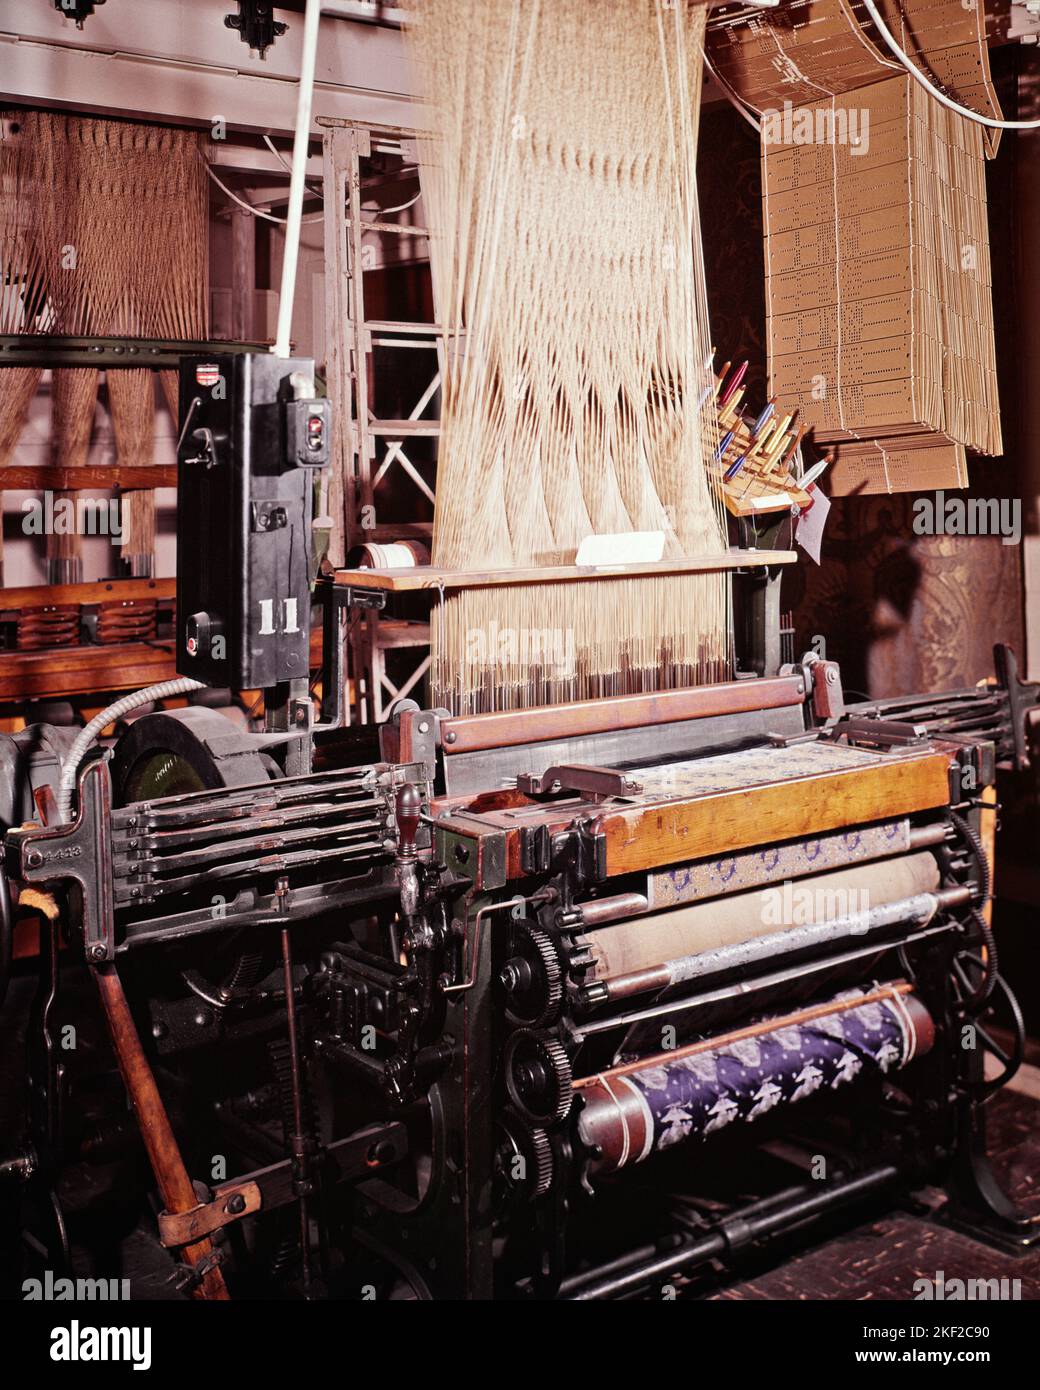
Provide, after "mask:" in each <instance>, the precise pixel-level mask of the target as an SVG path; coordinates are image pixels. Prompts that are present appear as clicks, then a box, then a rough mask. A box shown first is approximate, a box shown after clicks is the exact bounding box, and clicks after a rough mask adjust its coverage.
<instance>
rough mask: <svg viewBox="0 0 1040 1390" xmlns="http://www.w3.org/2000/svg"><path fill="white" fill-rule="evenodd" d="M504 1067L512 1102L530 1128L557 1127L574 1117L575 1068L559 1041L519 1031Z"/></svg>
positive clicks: (511, 1041) (512, 1039) (508, 1047)
mask: <svg viewBox="0 0 1040 1390" xmlns="http://www.w3.org/2000/svg"><path fill="white" fill-rule="evenodd" d="M503 1067H504V1070H505V1082H506V1090H507V1091H508V1092H509V1099H510V1100H511V1101H512V1102H513V1105H514V1106H515V1107H516V1109H517V1110H518V1111H519V1112H520V1114H521V1115H522V1116H523V1117H524V1119H525V1120H527V1122H528V1123H529V1124H532V1125H536V1126H541V1125H551V1124H557V1123H558V1122H559V1121H560V1120H563V1119H565V1118H566V1117H567V1115H568V1114H569V1113H570V1109H571V1105H572V1103H573V1100H574V1095H573V1092H572V1090H571V1082H572V1080H573V1076H572V1073H571V1064H570V1060H569V1058H568V1057H567V1053H566V1050H565V1049H564V1047H563V1044H562V1043H560V1042H559V1041H558V1040H557V1039H556V1038H553V1037H550V1036H549V1035H548V1034H547V1033H537V1032H535V1031H534V1029H532V1028H518V1029H517V1030H516V1032H515V1033H513V1034H512V1035H511V1036H510V1038H509V1041H508V1042H507V1043H506V1047H505V1055H504V1057H503Z"/></svg>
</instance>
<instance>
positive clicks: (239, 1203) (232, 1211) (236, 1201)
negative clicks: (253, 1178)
mask: <svg viewBox="0 0 1040 1390" xmlns="http://www.w3.org/2000/svg"><path fill="white" fill-rule="evenodd" d="M245 1209H246V1199H245V1198H244V1197H243V1196H242V1194H241V1192H232V1194H231V1196H230V1197H229V1198H228V1199H227V1201H226V1202H225V1203H224V1210H225V1211H226V1212H227V1214H228V1215H229V1216H239V1215H241V1213H242V1212H244V1211H245Z"/></svg>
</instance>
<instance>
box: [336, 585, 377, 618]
mask: <svg viewBox="0 0 1040 1390" xmlns="http://www.w3.org/2000/svg"><path fill="white" fill-rule="evenodd" d="M339 588H340V591H341V593H342V594H343V602H344V603H345V604H346V605H347V606H348V607H349V608H370V609H372V611H373V612H376V613H381V612H382V611H383V609H384V608H385V607H386V591H385V590H384V589H357V588H355V587H354V586H353V585H351V584H341V585H340V586H339Z"/></svg>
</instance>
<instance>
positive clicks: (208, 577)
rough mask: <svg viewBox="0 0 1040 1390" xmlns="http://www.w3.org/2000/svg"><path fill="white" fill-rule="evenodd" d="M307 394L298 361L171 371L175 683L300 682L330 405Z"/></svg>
mask: <svg viewBox="0 0 1040 1390" xmlns="http://www.w3.org/2000/svg"><path fill="white" fill-rule="evenodd" d="M313 391H314V363H313V362H312V361H309V360H307V359H304V358H284V357H275V356H273V355H272V354H270V353H252V352H250V353H215V354H214V355H213V356H211V357H205V358H202V357H193V358H188V359H185V360H184V361H183V362H182V363H181V375H180V437H179V444H178V451H177V670H178V671H179V672H180V674H181V675H185V676H194V677H195V678H196V679H197V680H201V681H205V682H206V683H207V684H208V685H216V686H230V687H232V688H234V689H240V690H241V689H255V688H258V687H263V688H266V687H270V686H274V685H278V684H281V683H283V682H285V681H290V680H297V679H301V678H303V677H306V676H307V674H308V670H309V664H310V565H311V510H312V494H313V485H314V477H315V473H314V470H315V469H316V468H321V467H323V466H324V465H326V464H327V463H328V460H329V428H330V418H329V402H328V401H327V400H319V399H315V398H314V395H313Z"/></svg>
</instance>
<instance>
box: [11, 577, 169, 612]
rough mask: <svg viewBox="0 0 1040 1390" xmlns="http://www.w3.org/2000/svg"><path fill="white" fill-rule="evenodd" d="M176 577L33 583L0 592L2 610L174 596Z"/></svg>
mask: <svg viewBox="0 0 1040 1390" xmlns="http://www.w3.org/2000/svg"><path fill="white" fill-rule="evenodd" d="M176 595H177V581H176V580H175V579H99V580H97V581H96V582H94V583H93V584H32V585H28V586H27V587H25V588H22V589H4V590H3V591H2V592H0V610H2V611H3V612H5V613H7V612H12V611H14V610H17V609H23V608H54V607H58V606H60V605H63V604H72V603H80V604H84V603H113V602H118V601H119V600H120V599H132V598H166V599H170V598H175V597H176Z"/></svg>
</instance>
